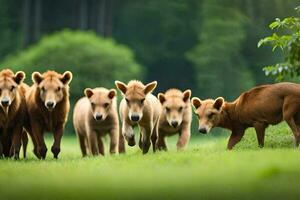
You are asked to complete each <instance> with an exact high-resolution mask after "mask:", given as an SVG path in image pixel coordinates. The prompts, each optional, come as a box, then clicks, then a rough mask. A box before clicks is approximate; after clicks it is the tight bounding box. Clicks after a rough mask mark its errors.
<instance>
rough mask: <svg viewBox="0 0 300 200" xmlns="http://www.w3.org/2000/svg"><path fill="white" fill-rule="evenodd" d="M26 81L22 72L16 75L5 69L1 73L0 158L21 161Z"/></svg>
mask: <svg viewBox="0 0 300 200" xmlns="http://www.w3.org/2000/svg"><path fill="white" fill-rule="evenodd" d="M24 79H25V73H24V72H22V71H19V72H17V73H16V74H14V73H13V72H12V71H11V70H9V69H4V70H2V71H1V72H0V93H1V94H0V107H1V108H0V157H2V156H3V155H4V156H5V157H8V156H14V158H15V159H19V152H20V148H21V140H22V132H23V128H24V119H25V117H26V103H25V92H26V88H25V87H26V86H25V85H24V84H23V80H24ZM25 156H26V155H25Z"/></svg>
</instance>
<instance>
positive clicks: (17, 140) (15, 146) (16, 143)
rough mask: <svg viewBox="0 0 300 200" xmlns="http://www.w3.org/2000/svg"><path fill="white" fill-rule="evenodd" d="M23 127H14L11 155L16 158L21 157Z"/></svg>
mask: <svg viewBox="0 0 300 200" xmlns="http://www.w3.org/2000/svg"><path fill="white" fill-rule="evenodd" d="M22 132H23V127H22V126H17V127H15V128H14V129H13V139H12V145H11V149H10V156H13V157H14V159H16V160H18V159H19V154H20V149H21V138H22Z"/></svg>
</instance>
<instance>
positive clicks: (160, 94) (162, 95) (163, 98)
mask: <svg viewBox="0 0 300 200" xmlns="http://www.w3.org/2000/svg"><path fill="white" fill-rule="evenodd" d="M157 97H158V99H159V101H160V103H161V104H163V103H164V102H165V101H166V98H165V95H164V94H163V93H159V94H158V95H157Z"/></svg>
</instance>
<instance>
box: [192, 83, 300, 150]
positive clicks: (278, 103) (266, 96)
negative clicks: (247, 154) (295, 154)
mask: <svg viewBox="0 0 300 200" xmlns="http://www.w3.org/2000/svg"><path fill="white" fill-rule="evenodd" d="M192 104H193V105H194V107H195V108H196V110H195V113H196V114H197V116H198V119H199V131H200V132H202V133H208V132H209V131H210V129H211V128H213V127H222V128H227V129H229V130H231V131H232V133H231V136H230V138H229V141H228V145H227V148H228V149H232V148H233V147H234V146H235V144H236V143H238V142H239V141H240V140H241V139H242V137H243V135H244V133H245V130H246V129H247V128H248V127H254V128H255V131H256V135H257V140H258V145H259V146H260V147H263V146H264V137H265V129H266V128H267V126H268V125H269V124H272V125H275V124H278V123H279V122H281V121H282V120H285V121H286V122H287V123H288V125H289V127H290V128H291V129H292V131H293V134H294V137H295V145H296V146H297V147H298V146H299V142H300V85H299V84H295V83H288V82H285V83H277V84H271V85H262V86H258V87H254V88H253V89H251V90H249V91H247V92H244V93H242V94H241V95H240V96H239V97H238V98H237V99H236V100H235V101H234V102H225V101H224V99H223V98H222V97H219V98H217V99H216V100H212V99H207V100H204V101H201V100H200V99H199V98H193V99H192Z"/></svg>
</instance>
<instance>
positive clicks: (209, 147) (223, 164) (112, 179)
mask: <svg viewBox="0 0 300 200" xmlns="http://www.w3.org/2000/svg"><path fill="white" fill-rule="evenodd" d="M195 135H196V133H195ZM195 135H194V136H193V139H192V141H191V143H190V145H189V147H188V148H187V150H186V151H183V152H177V151H176V149H175V141H176V138H172V139H170V140H169V141H168V142H169V146H170V151H169V152H159V153H155V154H153V153H152V152H151V153H149V154H147V155H144V156H143V155H142V154H141V152H140V150H139V149H138V148H137V147H134V148H127V149H128V152H127V154H126V155H119V156H117V155H116V156H109V155H106V156H105V157H96V158H93V157H89V158H84V159H82V158H81V155H80V151H79V147H78V144H77V141H76V138H75V137H65V138H64V139H63V143H62V152H61V154H60V159H59V160H54V159H52V155H51V154H49V152H48V157H47V159H46V160H45V161H39V160H37V159H35V158H34V157H33V155H32V153H31V152H30V153H29V158H28V159H27V160H20V161H14V160H0V199H1V200H5V199H39V200H42V199H53V200H58V199H140V200H142V199H299V195H300V150H299V149H295V148H294V147H293V137H292V134H291V132H290V130H289V129H288V128H287V127H286V125H285V124H281V125H279V126H275V127H270V128H269V129H268V131H267V135H266V147H265V148H264V149H259V148H258V147H257V143H256V139H255V134H254V131H253V130H251V129H250V130H249V131H248V132H247V134H246V136H245V137H244V139H243V141H242V142H241V143H239V144H238V146H237V148H235V150H233V151H227V150H225V148H226V142H227V133H224V134H223V136H224V137H217V138H216V137H212V136H205V137H195ZM47 141H48V148H49V147H50V143H49V142H51V140H50V139H48V140H47ZM30 149H31V148H30ZM30 151H31V150H30Z"/></svg>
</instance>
